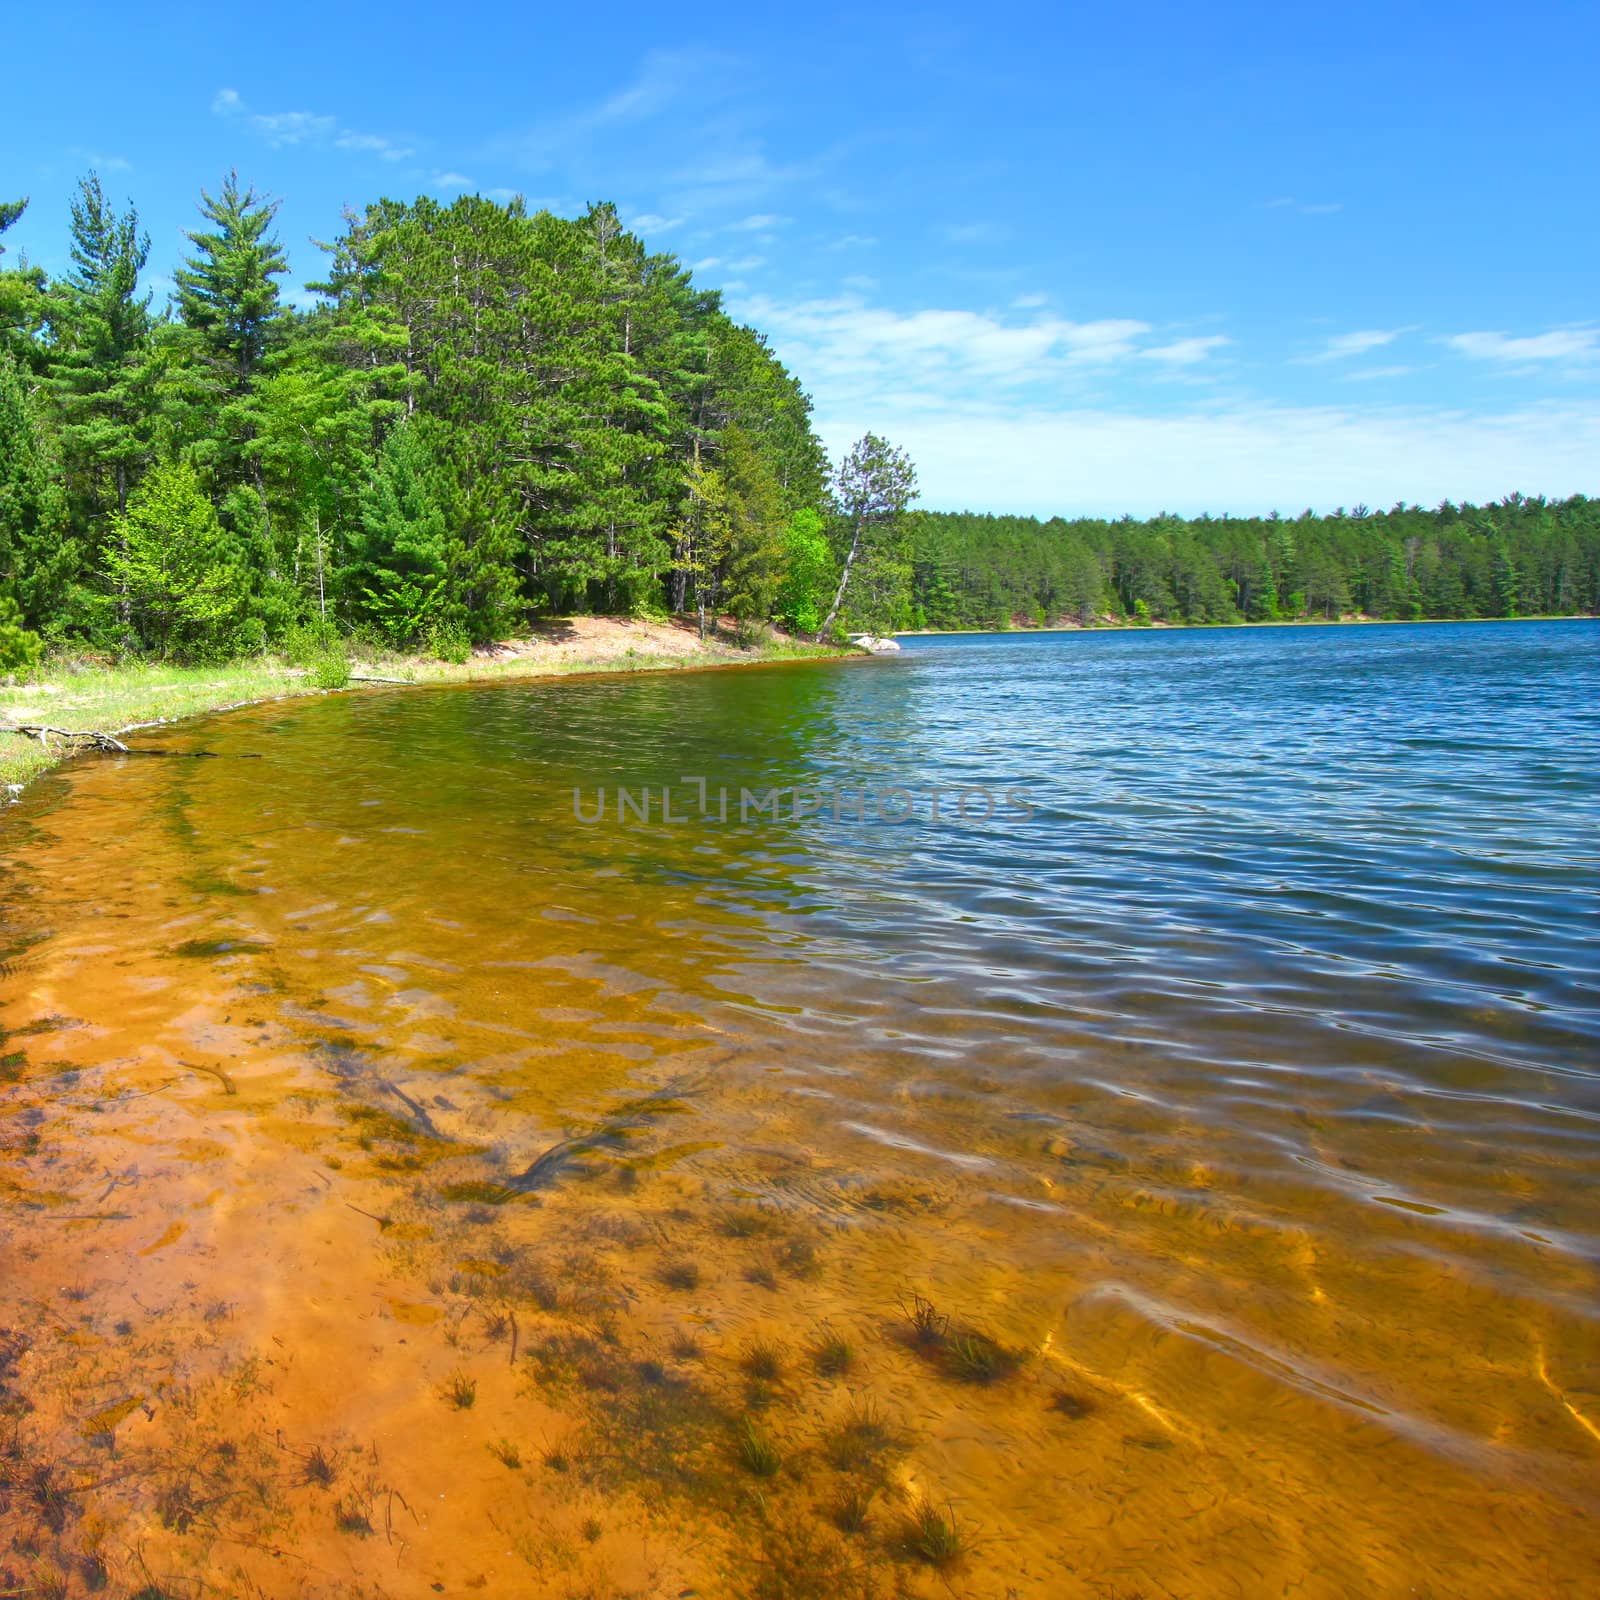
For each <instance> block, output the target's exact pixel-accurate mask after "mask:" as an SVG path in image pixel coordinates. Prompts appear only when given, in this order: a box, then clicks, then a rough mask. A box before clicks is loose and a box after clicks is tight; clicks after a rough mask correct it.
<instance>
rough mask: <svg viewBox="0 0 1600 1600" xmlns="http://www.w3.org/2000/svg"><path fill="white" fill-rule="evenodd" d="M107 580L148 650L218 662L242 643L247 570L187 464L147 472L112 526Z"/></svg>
mask: <svg viewBox="0 0 1600 1600" xmlns="http://www.w3.org/2000/svg"><path fill="white" fill-rule="evenodd" d="M112 578H113V581H114V582H115V584H116V587H117V590H118V592H119V594H121V595H122V596H124V597H125V601H126V606H127V612H128V616H129V618H130V620H131V621H132V623H133V625H134V627H135V628H136V629H137V630H138V635H139V637H140V638H141V639H142V640H143V642H144V644H145V646H146V647H147V648H148V649H149V650H151V651H152V652H153V653H154V654H156V655H158V656H162V657H170V658H172V659H174V660H178V661H217V660H222V659H225V658H226V657H227V656H229V655H231V654H234V653H236V652H237V651H238V650H239V649H240V647H241V643H243V642H246V641H247V640H248V634H247V632H246V629H245V621H246V612H245V608H246V602H247V600H248V596H249V584H248V574H247V572H246V571H245V569H244V567H243V566H242V564H241V563H240V561H239V556H238V548H237V545H236V543H235V541H234V540H233V538H232V537H231V536H230V535H229V534H228V532H227V531H226V530H225V529H224V528H223V526H222V523H221V522H220V521H219V519H218V517H217V513H216V509H215V508H214V507H213V506H212V504H211V502H210V501H209V500H208V499H207V498H206V496H205V494H204V493H203V492H202V490H201V488H200V482H199V479H198V477H197V476H196V474H195V470H194V468H193V467H190V466H186V465H182V464H180V463H175V462H163V463H162V464H160V465H159V466H157V467H155V468H154V469H152V471H151V472H150V473H149V475H148V476H147V477H146V478H145V480H144V482H143V483H141V484H140V486H139V488H138V489H137V490H136V491H135V492H134V494H133V496H132V498H131V499H130V500H129V502H128V509H127V511H126V512H125V513H124V514H123V515H122V516H120V517H118V518H116V520H115V522H114V524H113V548H112Z"/></svg>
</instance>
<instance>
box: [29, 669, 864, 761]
mask: <svg viewBox="0 0 1600 1600" xmlns="http://www.w3.org/2000/svg"><path fill="white" fill-rule="evenodd" d="M854 653H855V652H854V651H851V650H837V649H833V648H830V647H827V646H821V645H810V644H804V643H799V642H796V641H792V640H773V641H771V642H769V643H766V644H764V645H762V646H760V647H759V648H757V649H754V650H748V651H742V650H738V649H736V648H734V647H733V646H732V645H731V644H730V643H728V642H727V641H718V642H714V643H711V644H709V645H707V646H706V647H705V648H703V649H702V650H700V651H697V652H696V653H694V654H690V655H683V656H676V655H651V654H648V653H644V652H630V653H629V654H628V655H626V656H616V655H613V654H610V653H608V652H605V651H599V650H597V651H596V652H595V654H594V655H593V656H592V657H589V656H576V657H573V658H571V659H556V658H552V657H547V656H539V655H535V656H530V657H522V656H518V657H512V658H509V659H505V660H497V659H491V658H487V657H476V656H475V657H473V658H471V659H469V660H468V661H466V662H463V663H461V664H460V665H456V664H452V663H450V662H445V661H434V660H431V659H427V658H423V657H416V656H396V655H393V654H391V653H389V652H384V651H376V652H375V651H371V650H366V651H363V652H362V654H361V658H360V659H357V660H352V661H350V662H349V664H348V669H346V668H345V666H344V662H343V657H342V656H341V657H340V659H339V666H338V669H337V670H335V669H334V667H333V666H332V665H330V664H329V663H328V662H324V661H321V660H319V661H317V662H315V663H314V664H313V665H312V666H311V667H310V668H304V667H295V666H292V665H291V664H290V663H289V662H288V661H286V660H284V659H283V658H281V657H278V656H256V657H251V658H249V659H246V660H243V661H236V662H232V663H230V664H228V665H226V666H214V667H180V666H172V665H166V664H161V663H145V662H138V663H133V664H129V665H122V666H117V665H111V664H104V663H100V662H97V661H92V660H74V659H69V658H54V659H51V660H48V661H46V662H45V663H44V665H43V666H42V668H41V669H40V670H39V672H38V674H37V676H36V677H34V678H31V679H29V680H28V681H26V682H22V683H7V682H5V681H3V680H0V735H3V736H0V784H13V783H14V784H22V783H27V782H28V781H29V779H31V778H34V777H37V776H38V774H39V773H41V772H44V771H47V770H48V769H49V768H51V767H53V766H55V765H56V764H57V763H58V762H59V761H61V760H62V759H63V758H64V756H65V751H64V750H63V749H62V747H61V742H60V741H59V740H55V741H52V743H51V746H49V747H47V746H45V745H42V744H40V743H39V741H38V740H36V739H33V738H29V737H24V736H20V735H17V734H9V735H7V734H4V730H5V729H6V728H7V727H13V726H15V725H16V724H17V723H19V722H31V723H41V724H45V725H48V726H51V727H57V728H67V729H70V730H72V731H74V732H79V731H84V730H90V729H92V730H95V731H98V732H102V733H122V732H126V731H128V730H129V729H132V728H136V727H138V726H140V725H141V724H147V723H158V722H161V723H165V722H176V721H179V720H181V719H182V718H185V717H195V716H200V715H203V714H204V713H206V712H209V711H220V710H225V709H228V708H231V707H234V706H238V705H242V704H248V703H251V702H254V701H259V700H272V699H278V698H282V697H287V696H297V695H306V694H318V693H322V692H325V691H330V690H331V691H334V692H338V691H339V690H341V689H342V688H343V686H344V679H345V675H346V670H348V671H349V672H353V673H355V674H356V675H357V676H366V677H389V678H400V679H403V680H404V681H405V682H407V683H414V684H440V683H475V682H502V681H505V680H507V679H514V678H533V677H554V676H566V675H570V674H575V673H585V672H589V673H593V672H663V671H683V670H688V669H693V668H696V667H705V666H710V665H721V664H731V663H734V662H770V661H787V660H801V659H811V658H817V657H826V656H839V655H850V654H854ZM355 687H357V688H359V687H360V685H356V686H355Z"/></svg>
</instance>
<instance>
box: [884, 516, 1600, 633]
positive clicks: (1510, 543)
mask: <svg viewBox="0 0 1600 1600" xmlns="http://www.w3.org/2000/svg"><path fill="white" fill-rule="evenodd" d="M905 520H906V523H907V526H908V536H909V543H910V547H911V560H912V568H913V582H912V593H913V599H914V603H915V604H916V605H917V606H920V607H921V608H922V610H923V612H924V613H925V615H926V616H927V618H928V622H929V625H930V626H932V627H936V628H963V627H965V628H999V627H1003V626H1005V625H1006V623H1007V621H1008V619H1012V618H1018V619H1027V618H1031V619H1032V620H1033V621H1034V622H1035V624H1036V625H1037V624H1038V619H1039V616H1040V614H1041V613H1042V615H1043V617H1044V625H1045V626H1049V625H1053V624H1056V623H1060V622H1076V623H1080V624H1083V625H1085V626H1088V625H1092V624H1093V623H1094V622H1096V621H1099V620H1104V621H1116V622H1121V621H1131V622H1137V623H1146V622H1152V621H1166V622H1182V623H1226V622H1241V621H1247V622H1276V621H1294V620H1306V619H1318V620H1325V621H1327V620H1334V619H1337V618H1338V617H1341V616H1349V615H1360V616H1368V617H1376V618H1383V619H1394V620H1398V621H1410V620H1414V619H1417V618H1421V617H1505V616H1517V615H1528V614H1537V615H1550V616H1572V615H1579V614H1592V613H1593V612H1595V611H1596V610H1600V500H1589V499H1585V498H1584V497H1582V496H1575V497H1573V498H1572V499H1570V500H1564V501H1557V502H1547V501H1544V500H1539V499H1527V498H1524V497H1523V496H1521V495H1512V496H1510V497H1509V498H1508V499H1506V500H1505V501H1503V502H1501V503H1500V504H1499V505H1496V506H1487V507H1481V508H1479V507H1473V506H1455V505H1451V504H1449V503H1446V504H1445V505H1442V506H1440V507H1438V508H1437V509H1436V510H1432V511H1429V510H1424V509H1422V508H1421V507H1417V506H1403V505H1401V506H1396V507H1395V508H1394V509H1393V510H1392V511H1389V512H1385V513H1380V514H1374V513H1372V512H1369V511H1367V510H1366V509H1365V508H1362V507H1358V508H1357V509H1356V510H1355V511H1352V512H1348V513H1347V512H1343V511H1340V512H1336V513H1334V514H1333V515H1331V516H1326V517H1314V516H1311V515H1310V514H1307V515H1306V516H1303V517H1298V518H1296V519H1294V520H1293V521H1284V520H1282V519H1281V518H1277V517H1251V518H1236V517H1224V518H1212V517H1199V518H1194V519H1192V520H1187V521H1186V520H1183V519H1180V518H1177V517H1153V518H1150V519H1149V520H1148V521H1145V522H1135V521H1133V520H1132V519H1131V518H1125V519H1123V520H1121V521H1118V522H1103V521H1098V520H1091V519H1088V518H1083V519H1079V520H1077V521H1072V522H1068V521H1064V520H1062V519H1060V518H1053V519H1051V520H1050V521H1048V522H1040V521H1038V520H1037V519H1035V518H1032V517H997V516H977V515H973V514H970V513H960V514H947V513H936V512H922V511H917V512H911V513H908V515H907V517H906V519H905Z"/></svg>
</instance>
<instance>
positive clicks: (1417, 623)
mask: <svg viewBox="0 0 1600 1600" xmlns="http://www.w3.org/2000/svg"><path fill="white" fill-rule="evenodd" d="M1458 622H1470V623H1484V622H1600V616H1590V615H1584V616H1576V617H1575V616H1539V617H1292V618H1279V619H1277V620H1275V621H1259V622H1097V623H1092V624H1090V625H1089V626H1087V627H1084V626H1081V625H1080V626H1078V627H1075V628H904V629H900V630H897V631H896V632H894V633H891V634H889V635H888V637H889V638H891V639H959V638H963V637H968V636H973V635H978V634H994V635H996V636H997V637H1010V636H1011V635H1016V636H1018V637H1020V638H1033V637H1034V636H1035V635H1037V634H1055V633H1061V634H1068V633H1217V632H1222V631H1224V630H1227V629H1233V628H1432V627H1438V626H1440V625H1441V624H1449V623H1458Z"/></svg>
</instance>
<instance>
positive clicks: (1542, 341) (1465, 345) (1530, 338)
mask: <svg viewBox="0 0 1600 1600" xmlns="http://www.w3.org/2000/svg"><path fill="white" fill-rule="evenodd" d="M1443 343H1445V344H1447V345H1448V346H1449V347H1450V348H1451V349H1452V350H1455V351H1457V352H1458V353H1459V354H1461V355H1464V356H1471V357H1472V358H1473V359H1474V360H1475V361H1497V362H1503V363H1506V364H1520V363H1535V364H1537V363H1541V362H1568V361H1572V362H1583V361H1594V360H1597V359H1600V328H1591V327H1582V326H1579V327H1573V328H1553V329H1552V330H1551V331H1550V332H1549V333H1534V334H1528V335H1526V336H1522V337H1519V336H1516V335H1513V334H1508V333H1455V334H1451V335H1450V336H1449V338H1447V339H1445V340H1444V341H1443Z"/></svg>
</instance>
